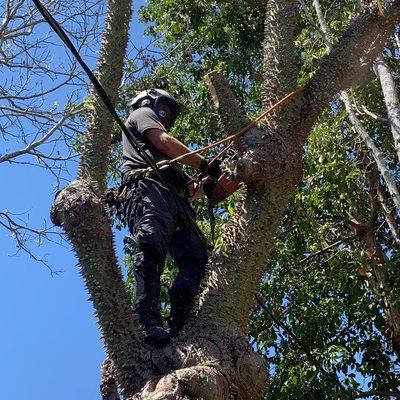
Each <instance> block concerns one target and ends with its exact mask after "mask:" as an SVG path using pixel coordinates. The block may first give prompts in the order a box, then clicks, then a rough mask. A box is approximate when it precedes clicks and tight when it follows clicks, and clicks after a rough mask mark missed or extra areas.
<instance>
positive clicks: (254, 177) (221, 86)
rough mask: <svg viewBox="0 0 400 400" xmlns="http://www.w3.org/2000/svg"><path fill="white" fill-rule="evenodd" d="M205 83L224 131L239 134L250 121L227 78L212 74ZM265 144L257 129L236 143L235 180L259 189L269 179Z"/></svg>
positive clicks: (216, 73)
mask: <svg viewBox="0 0 400 400" xmlns="http://www.w3.org/2000/svg"><path fill="white" fill-rule="evenodd" d="M205 80H206V84H207V86H208V88H209V90H210V92H211V95H212V98H213V101H214V105H215V108H216V110H217V112H218V116H219V118H220V122H221V126H222V128H223V130H224V131H226V132H228V133H230V134H231V133H236V132H238V131H240V130H241V129H242V128H243V127H245V126H246V125H247V124H248V123H249V122H250V120H249V119H248V118H247V116H246V113H245V111H244V110H243V108H242V107H241V105H240V104H239V102H238V100H237V99H236V97H235V95H234V94H233V92H232V90H231V88H230V84H229V80H228V78H227V76H226V75H225V74H224V73H222V72H217V71H213V72H210V73H209V74H207V75H206V77H205ZM265 142H266V138H265V137H264V138H263V132H262V131H261V130H260V129H259V128H257V127H254V128H252V129H250V130H249V131H247V132H246V133H245V134H244V135H243V136H242V137H240V138H239V139H237V140H236V142H235V146H236V148H237V150H238V153H239V157H240V159H239V161H238V163H237V164H236V167H235V170H234V171H232V173H233V175H234V176H235V177H236V179H238V180H240V181H242V182H246V183H252V184H258V185H261V184H263V183H264V181H265V177H266V176H268V175H267V174H266V173H265V166H266V163H265V162H264V161H265V153H264V145H265ZM271 175H272V174H269V176H271Z"/></svg>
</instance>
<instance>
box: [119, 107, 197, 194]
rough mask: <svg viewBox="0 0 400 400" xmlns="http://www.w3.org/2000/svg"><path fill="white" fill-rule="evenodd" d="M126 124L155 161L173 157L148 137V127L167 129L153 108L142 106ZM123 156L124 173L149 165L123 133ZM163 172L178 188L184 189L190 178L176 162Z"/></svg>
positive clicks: (131, 115)
mask: <svg viewBox="0 0 400 400" xmlns="http://www.w3.org/2000/svg"><path fill="white" fill-rule="evenodd" d="M125 125H126V127H127V128H128V131H129V133H130V134H131V135H132V137H134V138H135V139H136V141H137V142H138V143H139V145H140V147H141V148H142V149H143V150H144V152H145V153H146V154H147V156H148V157H149V158H150V159H151V160H152V161H153V162H154V163H158V162H159V161H163V160H170V159H171V157H169V156H167V155H166V154H164V153H162V152H161V151H160V150H158V149H157V148H156V147H155V146H154V145H153V144H152V143H151V142H150V140H148V139H147V137H146V134H145V131H146V130H148V129H158V130H161V131H164V132H165V131H166V129H165V128H164V126H163V124H162V123H161V121H160V120H159V118H158V117H157V114H156V113H155V112H154V111H153V110H152V109H151V108H149V107H141V108H138V109H137V110H135V111H133V112H132V113H131V114H130V115H129V117H128V119H127V121H126V122H125ZM122 157H123V160H124V163H123V166H122V173H123V174H124V173H126V172H128V171H129V170H132V169H140V168H147V167H148V165H147V164H146V162H145V161H144V160H143V158H142V157H141V156H140V155H139V153H138V152H137V151H136V150H135V148H134V147H133V146H132V145H131V143H130V142H129V140H128V139H127V138H126V136H125V134H123V135H122ZM162 174H163V176H164V177H165V178H166V179H167V180H168V181H169V183H170V184H172V185H173V186H174V187H175V188H176V189H178V190H181V189H183V187H184V186H185V184H186V183H187V182H189V180H190V177H189V176H188V175H187V174H185V173H184V172H183V171H182V169H181V168H180V167H179V166H178V165H176V164H175V165H174V166H172V167H169V168H167V169H166V170H164V171H163V172H162Z"/></svg>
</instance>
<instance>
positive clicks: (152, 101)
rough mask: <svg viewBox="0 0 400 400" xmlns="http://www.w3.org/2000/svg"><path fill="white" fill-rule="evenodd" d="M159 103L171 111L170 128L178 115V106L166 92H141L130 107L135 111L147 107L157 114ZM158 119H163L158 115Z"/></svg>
mask: <svg viewBox="0 0 400 400" xmlns="http://www.w3.org/2000/svg"><path fill="white" fill-rule="evenodd" d="M159 102H161V103H163V104H166V105H167V106H168V107H169V109H170V110H171V113H172V118H171V120H170V121H168V125H170V127H171V126H172V125H173V124H174V122H175V120H176V118H177V117H178V115H179V105H178V103H177V101H176V100H175V99H174V98H173V97H172V96H171V95H170V94H169V93H168V92H167V91H165V90H162V89H148V90H143V92H140V93H139V94H138V95H137V96H136V97H134V98H133V99H132V101H131V103H130V106H131V107H132V109H133V110H137V109H138V108H140V107H149V108H151V109H152V110H154V112H156V113H157V114H158V107H157V105H158V103H159ZM159 117H160V119H162V118H163V116H162V115H159Z"/></svg>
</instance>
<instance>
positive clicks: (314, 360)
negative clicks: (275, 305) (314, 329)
mask: <svg viewBox="0 0 400 400" xmlns="http://www.w3.org/2000/svg"><path fill="white" fill-rule="evenodd" d="M255 298H256V300H257V303H258V304H259V305H260V307H261V308H262V309H263V310H264V311H265V313H266V314H267V315H268V317H269V318H271V319H272V321H274V322H275V324H276V325H278V326H279V327H280V328H282V329H283V330H284V331H285V332H286V333H287V334H288V336H289V337H290V338H291V339H292V340H293V341H294V342H295V343H296V344H297V346H299V348H300V350H302V351H303V353H304V354H305V355H306V356H307V357H308V358H309V359H310V361H311V362H312V363H313V364H314V365H315V366H316V367H317V368H318V369H319V371H320V372H321V374H322V375H324V376H325V377H326V378H327V379H328V380H329V381H330V382H331V383H332V384H333V385H334V386H336V387H338V388H339V389H340V390H341V391H342V392H343V393H345V394H346V396H348V398H349V399H351V400H355V399H356V397H355V396H354V395H353V394H352V393H351V392H350V391H349V390H348V389H346V388H345V387H344V386H343V384H342V383H341V382H340V381H339V379H338V377H337V376H336V375H333V374H331V373H329V372H328V371H327V370H326V369H325V368H324V367H323V366H322V365H321V364H320V363H319V361H318V360H317V358H316V357H315V356H313V355H312V354H311V352H310V350H308V349H307V347H306V346H304V344H303V343H302V342H301V341H300V339H299V338H298V337H297V336H296V335H295V334H294V333H293V332H292V330H291V329H290V328H289V327H288V326H286V324H284V323H283V322H282V321H280V320H279V319H278V318H277V317H275V315H274V314H273V313H272V311H271V310H270V309H269V308H268V307H267V306H266V305H265V302H264V301H263V299H262V298H261V297H260V296H258V295H256V296H255Z"/></svg>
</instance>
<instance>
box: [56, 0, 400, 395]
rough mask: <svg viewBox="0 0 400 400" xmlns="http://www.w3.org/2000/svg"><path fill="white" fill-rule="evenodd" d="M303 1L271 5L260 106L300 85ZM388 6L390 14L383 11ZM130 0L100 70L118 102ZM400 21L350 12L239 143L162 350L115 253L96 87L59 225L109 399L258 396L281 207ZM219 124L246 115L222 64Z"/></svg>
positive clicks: (122, 5)
mask: <svg viewBox="0 0 400 400" xmlns="http://www.w3.org/2000/svg"><path fill="white" fill-rule="evenodd" d="M297 7H298V4H297V2H295V1H291V0H270V1H268V2H267V4H266V7H265V31H264V42H265V46H264V71H265V72H264V76H263V80H264V84H263V98H264V106H265V107H268V106H270V105H272V104H274V103H276V102H277V101H278V100H279V99H280V98H282V97H283V96H284V95H286V94H287V93H289V92H291V91H293V90H295V89H296V81H297V77H298V65H297V61H298V60H297V59H296V51H295V40H296V37H297V34H298V32H297V26H298V19H299V14H298V8H297ZM382 11H383V12H382ZM130 18H131V2H130V1H129V0H120V1H116V0H110V2H109V5H108V12H107V18H106V23H105V30H104V35H103V41H102V46H101V51H100V57H99V61H98V65H97V77H98V79H99V80H100V82H101V83H102V85H103V86H104V88H105V89H106V91H107V93H108V94H109V96H110V98H111V100H112V102H113V103H114V104H116V102H117V99H118V89H119V86H120V82H121V78H122V71H123V62H124V57H125V51H126V47H127V41H128V31H129V21H130ZM399 22H400V1H399V0H395V1H391V2H387V5H386V9H383V10H382V7H380V6H379V7H378V5H377V4H371V5H370V6H369V7H366V8H365V9H364V11H363V12H362V13H361V14H360V15H359V16H358V17H357V18H355V19H354V21H353V22H352V23H351V24H350V26H349V27H348V29H347V31H346V33H345V34H344V35H343V37H342V38H341V39H340V40H339V41H338V42H337V43H336V44H335V45H333V47H332V51H331V52H330V54H329V55H327V56H326V57H325V58H324V59H323V60H322V61H321V64H320V66H319V68H318V69H317V71H316V73H315V75H314V76H313V78H312V79H311V80H310V82H309V83H308V84H307V86H306V87H305V88H304V90H302V91H301V93H300V94H299V95H298V96H297V98H296V99H295V100H292V101H291V102H290V103H289V104H288V105H285V106H284V107H283V108H281V109H279V110H277V111H276V112H275V113H274V114H273V115H272V116H271V117H270V118H269V119H268V120H267V122H266V124H265V125H264V126H263V128H258V127H254V128H253V129H252V130H251V131H250V132H249V133H248V134H247V135H246V139H245V140H243V139H241V140H238V141H237V142H236V149H237V151H238V154H239V160H238V162H237V163H236V164H235V165H234V166H233V167H232V168H231V174H232V176H233V177H234V178H235V179H236V180H238V181H240V182H242V183H243V189H242V192H241V194H240V196H239V200H238V201H237V204H236V209H235V214H234V217H233V218H232V220H231V221H230V222H229V226H228V229H227V230H226V231H225V233H224V235H223V238H222V247H223V249H224V251H219V252H216V253H215V254H213V255H212V257H211V258H210V261H209V265H208V272H207V276H206V278H205V279H204V282H203V284H202V288H201V292H200V294H199V296H198V299H197V301H196V305H195V307H194V309H193V310H192V316H191V318H190V319H189V321H188V322H187V324H186V326H185V328H184V332H183V333H182V334H181V335H180V336H179V337H178V338H177V339H174V340H173V341H172V343H171V344H170V345H168V346H167V347H166V348H164V349H153V348H150V347H148V346H147V345H145V343H144V341H143V337H142V334H141V331H140V328H139V325H138V323H137V321H136V320H135V318H134V315H133V313H132V307H131V302H130V299H129V296H128V294H127V292H126V288H125V286H124V282H123V278H122V274H121V271H120V269H119V267H118V263H117V258H116V255H115V251H114V239H113V234H112V230H111V220H110V218H109V216H108V213H107V210H106V207H105V204H104V201H103V194H104V191H105V189H106V172H107V166H108V157H109V154H110V149H111V131H112V126H113V119H112V117H111V116H110V114H109V113H108V111H107V109H106V108H105V106H104V105H103V103H102V101H101V99H100V98H99V96H98V95H97V94H96V92H95V91H92V93H91V95H90V97H91V101H90V105H91V109H90V118H89V121H88V126H87V132H86V134H85V136H84V145H83V149H82V156H81V161H80V168H79V172H78V176H77V179H76V180H75V181H74V182H71V183H70V184H69V185H68V186H67V187H66V188H65V189H63V190H62V191H60V192H59V193H58V194H57V196H56V199H55V202H54V204H53V206H52V210H51V217H52V221H53V222H54V223H55V224H56V225H58V226H62V227H63V229H64V230H65V232H66V234H67V236H68V238H69V240H70V241H71V243H72V245H73V249H74V251H75V252H76V254H77V256H78V260H79V266H80V271H81V274H82V276H83V278H84V280H85V283H86V286H87V289H88V291H89V294H90V299H91V300H92V302H93V306H94V308H95V312H96V316H97V318H98V322H99V326H100V330H101V333H102V339H103V341H104V344H105V348H106V352H107V355H108V357H109V360H108V361H107V362H106V363H105V364H104V366H103V384H102V395H103V398H104V399H114V400H115V399H117V398H118V397H119V394H118V391H117V389H116V383H117V385H118V386H119V388H120V389H121V393H122V395H123V397H124V398H127V399H128V398H129V399H137V400H139V399H143V400H145V399H146V400H147V399H154V400H155V399H179V398H187V399H198V398H201V399H206V400H212V399H215V400H217V399H228V398H237V399H260V398H261V397H262V394H263V392H264V390H265V388H267V389H268V378H267V366H266V363H265V360H263V359H262V358H261V356H260V355H259V354H257V353H256V352H255V351H254V350H253V348H252V347H251V345H250V344H249V342H248V339H247V330H248V323H249V315H250V313H251V312H252V310H253V307H254V305H255V304H254V296H255V295H256V294H257V292H258V290H259V285H260V282H261V280H262V277H263V275H264V274H265V273H266V272H267V271H266V265H267V263H266V261H267V259H268V255H269V253H270V251H271V249H272V248H273V246H274V238H275V235H276V232H277V229H278V226H279V223H280V221H281V216H282V214H283V212H284V209H285V205H286V203H287V201H288V199H289V198H290V196H291V194H292V193H293V192H294V190H295V188H296V186H297V184H298V183H299V182H300V181H301V178H302V166H301V157H302V152H303V148H304V145H305V143H306V141H307V137H308V135H309V133H310V131H311V129H312V127H313V125H314V123H315V122H316V120H317V118H318V117H319V115H320V114H321V112H322V111H323V110H324V109H325V108H326V107H328V106H329V102H330V101H331V100H332V98H333V97H334V96H335V95H336V94H337V93H339V92H340V91H342V90H344V89H346V88H350V87H352V86H355V85H357V84H358V83H359V82H360V81H361V80H362V79H363V78H364V77H365V76H366V74H368V73H369V72H370V69H371V67H372V65H373V62H374V61H375V60H376V58H377V56H378V55H379V54H380V52H381V51H382V49H383V47H384V45H385V42H386V41H387V39H388V38H389V36H390V35H391V34H392V33H393V32H394V29H395V27H396V24H398V23H399ZM206 82H207V85H208V88H209V90H210V92H211V94H212V97H213V100H214V104H215V107H216V110H217V112H218V114H219V117H220V122H221V126H222V127H223V129H224V130H226V131H238V130H239V129H240V128H242V127H243V126H244V125H245V124H246V123H248V122H249V121H248V119H247V116H246V114H245V112H244V111H243V110H242V108H241V107H240V105H239V102H238V101H237V99H236V98H235V96H234V94H233V92H232V91H231V89H230V87H229V81H228V79H227V77H226V76H225V75H224V74H223V73H222V72H219V71H214V72H210V73H209V74H208V75H207V77H206Z"/></svg>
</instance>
